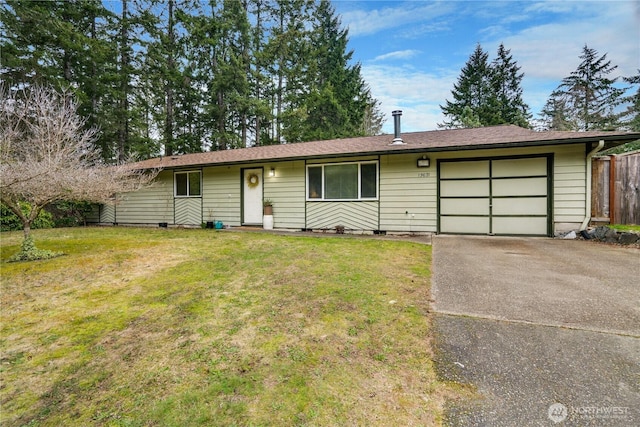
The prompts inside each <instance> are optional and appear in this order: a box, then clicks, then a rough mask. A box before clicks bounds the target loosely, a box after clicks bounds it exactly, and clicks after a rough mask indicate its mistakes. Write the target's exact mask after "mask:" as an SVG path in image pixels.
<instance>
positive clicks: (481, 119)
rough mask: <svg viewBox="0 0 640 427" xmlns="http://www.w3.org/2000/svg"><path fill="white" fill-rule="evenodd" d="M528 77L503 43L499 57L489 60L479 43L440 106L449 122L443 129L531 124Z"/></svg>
mask: <svg viewBox="0 0 640 427" xmlns="http://www.w3.org/2000/svg"><path fill="white" fill-rule="evenodd" d="M523 77H524V74H523V73H520V67H519V66H518V65H517V63H516V62H515V61H514V60H513V57H512V56H511V51H510V50H509V49H506V48H505V47H504V45H503V44H500V46H499V47H498V52H497V57H496V58H495V59H494V60H493V61H492V62H491V63H489V55H488V53H486V52H484V50H483V49H482V47H481V46H480V45H479V44H478V45H477V46H476V49H475V51H474V52H473V53H472V54H471V56H470V57H469V60H468V61H467V63H466V64H465V66H464V67H463V68H462V71H461V73H460V77H458V81H457V83H456V84H455V85H454V88H453V90H452V91H451V94H452V96H453V101H449V100H447V101H446V103H445V105H444V106H440V108H441V109H442V112H443V113H444V115H445V116H446V117H447V118H448V120H447V121H445V122H443V123H441V124H439V125H438V126H440V127H442V128H466V127H481V126H494V125H501V124H513V125H517V126H522V127H530V124H529V119H530V117H531V114H530V113H529V107H528V106H527V104H525V103H524V101H523V100H522V88H521V83H522V79H523Z"/></svg>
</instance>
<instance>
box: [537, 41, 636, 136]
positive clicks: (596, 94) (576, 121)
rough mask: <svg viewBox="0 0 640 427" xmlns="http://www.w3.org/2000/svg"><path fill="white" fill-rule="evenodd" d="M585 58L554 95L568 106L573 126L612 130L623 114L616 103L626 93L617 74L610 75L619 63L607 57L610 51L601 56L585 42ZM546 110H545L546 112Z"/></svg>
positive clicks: (574, 128) (617, 125)
mask: <svg viewBox="0 0 640 427" xmlns="http://www.w3.org/2000/svg"><path fill="white" fill-rule="evenodd" d="M579 58H580V59H582V62H580V64H579V65H578V68H577V69H576V70H575V71H573V72H571V74H570V75H569V76H568V77H565V78H564V79H562V83H561V84H560V85H559V86H558V88H557V89H556V90H555V91H554V94H553V96H554V98H556V99H561V100H562V102H563V103H564V105H565V106H566V113H567V115H568V117H569V118H570V119H569V122H570V123H573V127H572V129H571V130H578V131H589V130H609V129H616V128H618V127H619V116H618V114H617V113H616V111H615V107H616V106H617V105H619V103H620V98H621V97H622V95H623V94H624V90H623V89H619V88H616V87H615V86H614V84H615V83H616V81H617V80H618V79H617V78H609V77H607V76H608V75H609V74H611V73H612V72H613V71H614V70H615V69H616V68H618V66H617V65H611V61H607V54H606V53H605V54H604V55H602V56H600V57H598V52H597V51H596V50H595V49H591V48H589V47H588V46H587V45H585V46H584V47H583V49H582V55H580V56H579ZM543 114H544V113H543Z"/></svg>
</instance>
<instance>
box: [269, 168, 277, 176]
mask: <svg viewBox="0 0 640 427" xmlns="http://www.w3.org/2000/svg"><path fill="white" fill-rule="evenodd" d="M269 176H271V177H273V176H276V170H275V168H271V169H270V170H269Z"/></svg>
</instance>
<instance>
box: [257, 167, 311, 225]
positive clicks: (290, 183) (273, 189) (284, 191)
mask: <svg viewBox="0 0 640 427" xmlns="http://www.w3.org/2000/svg"><path fill="white" fill-rule="evenodd" d="M271 168H274V170H275V176H269V171H270V170H271ZM305 188H306V169H305V165H304V161H296V162H280V163H268V164H265V168H264V197H265V199H270V200H272V201H273V226H274V227H275V228H292V229H302V228H306V227H305V199H306V197H305Z"/></svg>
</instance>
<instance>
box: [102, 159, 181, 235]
mask: <svg viewBox="0 0 640 427" xmlns="http://www.w3.org/2000/svg"><path fill="white" fill-rule="evenodd" d="M117 200H118V203H117V205H116V207H115V220H114V221H113V222H117V223H120V224H154V223H155V224H157V223H160V222H167V223H170V224H171V223H173V172H172V171H162V172H160V174H158V177H157V178H156V180H155V182H154V183H153V185H151V186H150V187H147V188H144V189H142V190H140V191H136V192H132V193H124V194H119V195H118V198H117ZM102 222H111V221H102Z"/></svg>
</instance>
